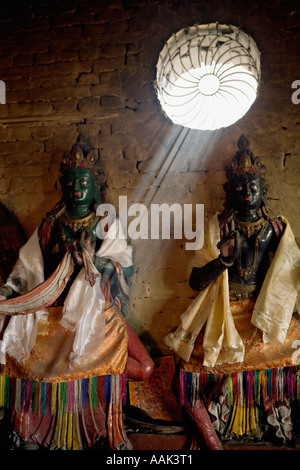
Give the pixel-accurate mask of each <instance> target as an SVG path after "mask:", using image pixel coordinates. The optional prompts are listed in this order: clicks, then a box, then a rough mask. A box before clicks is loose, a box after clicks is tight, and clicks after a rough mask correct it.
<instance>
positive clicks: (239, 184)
mask: <svg viewBox="0 0 300 470" xmlns="http://www.w3.org/2000/svg"><path fill="white" fill-rule="evenodd" d="M232 191H233V194H232V196H233V197H232V201H233V204H234V207H235V208H236V209H238V210H249V209H254V210H257V209H258V208H259V207H260V205H261V202H262V197H263V187H262V181H261V177H260V175H259V174H257V173H241V174H240V175H238V176H236V177H235V178H234V181H233V186H232Z"/></svg>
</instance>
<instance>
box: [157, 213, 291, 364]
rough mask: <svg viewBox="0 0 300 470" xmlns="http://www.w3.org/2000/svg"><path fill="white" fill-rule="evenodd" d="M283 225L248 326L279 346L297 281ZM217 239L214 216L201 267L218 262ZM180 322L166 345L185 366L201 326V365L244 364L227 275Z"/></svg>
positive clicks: (221, 277) (289, 231) (216, 224)
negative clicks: (256, 329) (281, 233)
mask: <svg viewBox="0 0 300 470" xmlns="http://www.w3.org/2000/svg"><path fill="white" fill-rule="evenodd" d="M282 219H283V221H284V222H285V224H286V228H285V231H284V234H283V236H282V237H281V240H280V242H279V246H278V248H277V250H276V253H275V255H274V258H273V260H272V263H271V266H270V269H269V271H268V274H267V276H266V278H265V281H264V283H263V286H262V288H261V291H260V294H259V296H258V299H257V301H256V304H255V308H254V312H253V316H252V323H253V324H254V325H256V326H257V327H259V328H261V329H262V331H263V332H264V336H263V338H264V342H268V341H276V340H278V341H280V342H283V341H284V339H285V336H286V332H287V328H288V326H289V324H290V321H291V317H292V314H293V309H294V306H295V303H296V299H297V291H298V287H299V280H300V271H299V269H300V250H299V248H298V246H297V244H296V242H295V238H294V236H293V233H292V231H291V229H290V226H289V223H288V221H287V220H286V219H284V218H283V217H282ZM219 239H220V231H219V223H218V216H217V215H215V216H214V217H213V218H212V219H211V220H210V221H209V224H208V231H207V233H206V236H205V245H206V246H205V248H204V249H203V250H201V252H200V253H199V254H198V256H199V257H200V263H199V265H200V266H203V265H204V264H206V263H207V262H209V261H211V260H213V259H215V258H217V256H218V255H219V252H218V249H217V243H218V241H219ZM180 319H181V323H180V325H179V326H178V327H177V329H176V330H175V331H174V332H171V333H169V334H168V335H167V336H166V337H165V338H164V341H165V343H166V344H167V345H168V346H169V347H170V348H171V349H172V350H174V351H175V352H176V353H177V354H178V355H179V357H181V358H182V359H183V360H185V361H186V362H189V360H190V357H191V354H192V352H193V349H194V344H195V340H196V338H197V336H198V334H199V333H200V331H201V329H202V328H203V326H204V324H205V323H206V327H205V334H204V339H203V349H204V360H203V365H204V366H207V367H214V366H215V365H216V364H224V363H228V364H234V363H236V362H243V360H244V352H245V347H244V344H243V342H242V339H241V337H240V335H239V333H238V331H237V330H236V328H235V325H234V320H233V316H232V313H231V310H230V299H229V283H228V272H227V270H226V271H225V272H224V273H223V274H222V275H221V276H219V277H218V278H217V279H216V280H215V281H213V282H212V283H211V284H210V285H209V286H207V287H206V288H205V289H203V291H201V292H200V293H199V294H198V295H197V297H196V298H195V299H194V300H193V301H192V302H191V304H190V305H189V306H188V308H187V309H186V311H185V312H184V313H183V314H182V315H181V317H180Z"/></svg>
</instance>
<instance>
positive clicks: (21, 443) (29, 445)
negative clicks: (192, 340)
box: [10, 432, 40, 450]
mask: <svg viewBox="0 0 300 470" xmlns="http://www.w3.org/2000/svg"><path fill="white" fill-rule="evenodd" d="M11 440H12V445H11V448H10V450H40V446H39V445H38V444H36V443H35V442H28V441H25V439H23V437H22V436H20V434H19V433H17V432H13V433H12V435H11Z"/></svg>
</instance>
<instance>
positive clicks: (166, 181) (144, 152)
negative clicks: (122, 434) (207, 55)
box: [0, 0, 300, 352]
mask: <svg viewBox="0 0 300 470" xmlns="http://www.w3.org/2000/svg"><path fill="white" fill-rule="evenodd" d="M296 8H297V2H289V1H277V2H271V1H261V2H255V1H252V0H249V1H248V2H247V9H245V2H244V1H243V0H226V1H223V2H220V1H218V0H212V1H209V2H208V1H205V0H182V1H180V0H178V1H177V0H175V1H171V0H169V1H168V0H124V1H121V0H112V1H109V0H108V1H103V0H102V1H101V0H97V1H96V0H85V1H80V0H69V1H46V0H35V1H34V0H31V1H25V2H22V3H21V2H16V1H13V0H11V1H10V2H2V3H1V5H0V37H1V49H0V51H1V52H0V79H1V80H4V81H5V84H6V87H7V97H6V104H5V105H0V201H1V202H2V203H3V204H5V205H6V206H7V207H8V208H9V209H10V210H11V211H12V212H14V213H15V214H16V215H17V216H18V218H19V220H20V222H21V224H22V226H23V228H24V230H25V232H26V234H27V235H29V234H30V233H31V232H32V231H33V230H34V228H35V227H36V225H38V224H39V222H40V220H41V218H42V217H43V216H44V214H45V212H46V211H48V210H50V209H51V208H52V207H53V205H54V204H55V202H56V201H57V200H58V199H59V197H60V187H59V182H58V178H59V162H60V159H61V157H62V154H63V152H64V151H65V150H66V149H69V148H70V147H71V145H72V144H73V143H74V142H75V140H76V138H77V135H78V134H79V133H84V134H85V135H87V136H89V137H90V138H91V139H92V142H93V143H94V144H95V146H97V147H100V148H101V155H102V159H103V162H104V166H105V170H106V173H107V177H108V202H111V203H112V204H114V205H115V206H116V207H117V208H118V198H119V196H120V195H126V196H127V198H128V205H130V204H132V203H134V202H138V203H143V202H149V201H151V202H157V203H162V202H167V203H169V204H172V203H174V202H178V203H180V204H183V203H189V204H193V205H195V204H196V203H201V204H204V205H205V215H206V216H210V215H211V214H212V213H213V212H214V211H216V210H218V209H219V208H220V207H221V204H222V201H223V199H224V193H223V189H222V184H223V183H224V181H225V177H224V167H225V165H226V164H227V163H228V162H229V160H230V159H231V157H232V156H233V154H234V153H235V151H236V141H237V139H238V137H239V136H240V134H241V133H244V134H245V135H246V136H247V137H248V138H249V139H250V141H251V144H252V150H253V151H254V153H255V154H256V155H259V156H260V157H262V158H263V159H264V161H265V163H266V165H267V167H268V179H269V181H270V192H269V201H270V206H271V207H272V209H273V210H274V211H275V212H277V213H283V214H284V215H285V216H286V217H287V218H288V219H289V220H290V222H291V225H292V228H293V230H294V232H295V235H296V237H299V235H300V233H299V232H300V225H299V193H300V189H299V171H300V162H299V143H298V135H299V123H300V105H298V106H297V105H295V104H293V103H292V101H291V95H292V89H291V84H292V82H293V81H294V80H297V79H300V70H299V52H298V49H299V48H298V44H299V15H298V12H297V9H296ZM214 21H219V22H220V23H231V24H234V25H236V26H240V27H241V28H242V29H243V31H245V32H247V33H249V34H251V35H252V37H253V38H254V39H255V41H256V42H257V45H258V47H259V49H260V51H261V53H262V55H261V61H262V84H261V89H260V94H259V97H258V99H257V101H256V102H255V105H254V106H253V107H252V108H251V110H250V111H249V112H248V114H247V115H246V116H245V117H244V118H243V119H242V120H240V121H239V122H238V123H236V124H235V125H233V126H231V127H229V128H228V129H225V130H221V131H216V132H214V133H204V132H197V131H189V132H186V130H184V129H179V128H178V127H177V126H172V125H171V124H170V122H169V121H168V120H167V119H166V118H165V117H164V115H163V114H162V112H161V109H160V107H159V104H158V102H157V99H156V95H155V90H154V86H153V84H154V81H155V72H156V69H155V66H156V62H157V59H158V55H159V52H160V50H161V49H162V47H163V45H164V42H165V41H166V40H167V39H168V38H169V37H170V36H171V34H172V33H174V32H177V31H179V30H180V29H181V28H183V27H184V26H191V25H193V24H195V23H207V22H214ZM297 48H298V49H297ZM132 244H133V245H134V249H135V274H134V276H133V280H132V294H131V302H130V305H131V309H130V313H129V321H130V322H131V323H132V325H133V326H134V328H135V329H136V331H137V332H138V333H139V334H140V335H141V337H142V339H143V340H144V341H145V343H146V344H148V345H149V346H150V347H152V351H157V352H161V351H163V352H165V348H164V347H163V344H162V338H163V336H164V335H165V334H166V333H167V332H168V331H169V329H170V328H171V327H172V326H174V325H176V324H177V322H178V319H179V316H180V314H181V313H182V312H183V310H184V309H185V307H186V306H187V305H188V303H189V302H190V299H191V298H192V296H193V294H194V293H193V292H192V291H191V290H190V289H189V287H188V277H189V273H190V269H191V266H192V264H193V256H194V253H193V252H191V251H187V250H185V248H184V240H137V241H132Z"/></svg>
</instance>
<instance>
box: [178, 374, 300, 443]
mask: <svg viewBox="0 0 300 470" xmlns="http://www.w3.org/2000/svg"><path fill="white" fill-rule="evenodd" d="M220 396H222V402H220V401H219V397H220ZM299 399H300V366H290V367H281V368H277V369H266V370H251V371H240V372H231V373H227V374H196V373H192V372H181V373H180V400H181V404H182V405H183V406H184V405H192V406H193V407H196V408H197V406H199V405H200V402H201V400H202V403H203V401H204V403H205V404H206V407H207V409H208V411H209V413H210V416H211V420H212V422H213V425H214V427H215V429H216V430H217V431H219V433H220V434H221V435H222V436H223V437H228V436H243V435H248V436H255V437H261V436H262V435H263V430H264V429H265V427H266V424H267V423H270V422H271V421H270V420H272V419H273V418H269V415H270V414H272V413H273V409H272V407H274V404H275V403H279V405H278V406H282V407H285V411H284V412H285V413H286V418H285V420H283V426H282V428H283V427H285V428H287V430H288V431H287V432H286V435H284V434H280V433H278V431H277V433H278V434H277V435H278V436H279V437H284V438H286V437H288V438H289V439H290V438H291V437H290V435H289V431H291V429H292V426H293V425H292V419H291V416H290V409H289V404H290V403H291V402H293V401H294V400H299ZM221 403H222V404H221ZM286 410H288V411H286ZM276 414H278V411H276V412H275V413H274V415H275V416H276ZM279 415H280V412H279ZM273 421H274V419H273ZM275 421H276V418H275ZM277 424H278V422H277V423H275V429H276V425H277Z"/></svg>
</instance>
